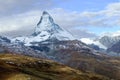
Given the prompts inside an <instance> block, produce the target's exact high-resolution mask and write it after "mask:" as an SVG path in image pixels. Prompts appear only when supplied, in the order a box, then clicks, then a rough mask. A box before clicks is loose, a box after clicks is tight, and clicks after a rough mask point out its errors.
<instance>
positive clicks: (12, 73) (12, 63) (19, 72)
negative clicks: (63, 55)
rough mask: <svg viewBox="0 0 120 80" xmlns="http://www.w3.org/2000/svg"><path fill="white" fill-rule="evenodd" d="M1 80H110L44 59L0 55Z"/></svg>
mask: <svg viewBox="0 0 120 80" xmlns="http://www.w3.org/2000/svg"><path fill="white" fill-rule="evenodd" d="M0 79H1V80H110V79H109V78H107V77H104V76H101V75H97V74H93V73H83V72H81V71H79V70H75V69H72V68H70V67H67V66H64V65H62V64H58V63H56V62H53V61H50V60H44V59H37V58H32V57H27V56H21V55H11V54H0Z"/></svg>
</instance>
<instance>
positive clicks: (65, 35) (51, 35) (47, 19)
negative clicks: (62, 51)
mask: <svg viewBox="0 0 120 80" xmlns="http://www.w3.org/2000/svg"><path fill="white" fill-rule="evenodd" d="M53 39H56V40H60V41H61V40H74V39H75V38H74V37H73V36H72V35H71V34H70V33H69V32H68V31H66V30H65V29H63V28H61V27H60V26H59V25H57V24H55V23H54V20H53V18H52V17H51V16H50V15H49V13H48V12H46V11H44V12H43V13H42V16H41V18H40V21H39V22H38V24H37V26H36V27H35V31H34V33H33V34H32V35H31V36H29V37H17V38H15V39H13V40H14V41H21V42H24V43H25V45H28V46H29V45H30V44H31V43H33V42H41V41H46V40H53Z"/></svg>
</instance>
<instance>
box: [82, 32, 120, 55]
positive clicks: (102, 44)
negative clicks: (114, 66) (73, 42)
mask: <svg viewBox="0 0 120 80" xmlns="http://www.w3.org/2000/svg"><path fill="white" fill-rule="evenodd" d="M81 41H82V42H84V43H86V44H88V45H90V46H91V47H93V45H94V46H96V47H99V50H100V49H102V50H103V49H104V50H105V51H107V53H108V52H109V53H113V55H115V54H118V53H120V51H119V50H118V49H120V46H119V45H120V43H119V42H120V32H117V33H106V34H103V35H102V36H100V37H99V38H96V39H89V38H82V39H81ZM113 46H114V48H113ZM115 46H117V48H116V47H115ZM96 47H95V48H96ZM95 48H94V49H95ZM97 49H98V48H97ZM109 53H108V54H109ZM117 56H118V55H117Z"/></svg>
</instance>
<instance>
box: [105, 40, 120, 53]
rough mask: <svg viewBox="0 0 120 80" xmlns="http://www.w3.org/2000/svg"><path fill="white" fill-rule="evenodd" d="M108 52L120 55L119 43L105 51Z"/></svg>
mask: <svg viewBox="0 0 120 80" xmlns="http://www.w3.org/2000/svg"><path fill="white" fill-rule="evenodd" d="M107 51H108V52H114V53H117V54H120V41H119V42H117V43H116V44H114V45H113V46H112V47H110V48H108V49H107Z"/></svg>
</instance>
